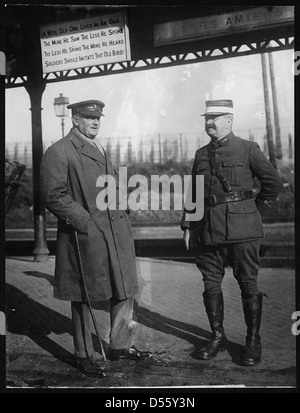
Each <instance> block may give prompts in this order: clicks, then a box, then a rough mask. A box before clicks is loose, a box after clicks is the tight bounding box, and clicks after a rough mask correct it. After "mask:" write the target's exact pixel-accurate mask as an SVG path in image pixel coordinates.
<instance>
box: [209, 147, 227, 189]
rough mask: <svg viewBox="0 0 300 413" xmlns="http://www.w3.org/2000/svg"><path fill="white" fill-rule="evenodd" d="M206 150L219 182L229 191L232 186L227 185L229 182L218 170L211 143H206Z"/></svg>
mask: <svg viewBox="0 0 300 413" xmlns="http://www.w3.org/2000/svg"><path fill="white" fill-rule="evenodd" d="M207 152H208V157H209V160H210V163H211V166H212V168H213V169H214V171H215V172H216V175H217V177H218V178H219V179H220V181H221V184H222V185H223V188H224V190H225V191H226V192H231V191H232V188H231V186H230V185H229V183H228V182H227V181H226V179H225V176H224V175H223V174H222V172H221V171H220V169H219V167H218V164H217V162H216V159H215V155H214V153H213V150H212V145H211V144H208V146H207Z"/></svg>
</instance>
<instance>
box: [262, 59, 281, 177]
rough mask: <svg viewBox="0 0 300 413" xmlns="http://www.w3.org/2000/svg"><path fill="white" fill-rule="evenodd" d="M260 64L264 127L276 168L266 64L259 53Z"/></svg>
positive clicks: (271, 157)
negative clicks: (263, 101)
mask: <svg viewBox="0 0 300 413" xmlns="http://www.w3.org/2000/svg"><path fill="white" fill-rule="evenodd" d="M261 64H262V78H263V88H264V99H265V111H266V128H267V141H268V149H269V159H270V162H271V163H272V165H273V166H274V168H276V169H277V165H276V158H275V150H274V142H273V131H272V124H271V112H270V101H269V91H268V78H267V66H266V56H265V54H264V53H261Z"/></svg>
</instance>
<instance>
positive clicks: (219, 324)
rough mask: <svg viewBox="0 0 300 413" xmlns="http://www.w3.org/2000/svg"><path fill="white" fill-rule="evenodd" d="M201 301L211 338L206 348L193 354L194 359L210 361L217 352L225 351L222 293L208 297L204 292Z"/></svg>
mask: <svg viewBox="0 0 300 413" xmlns="http://www.w3.org/2000/svg"><path fill="white" fill-rule="evenodd" d="M203 299H204V305H205V309H206V313H207V316H208V320H209V324H210V328H211V329H212V333H213V337H212V339H211V340H210V341H209V342H208V344H207V345H206V346H204V347H203V348H201V349H200V350H199V351H198V352H197V353H196V354H195V358H197V359H200V360H210V359H212V358H213V357H215V356H216V355H217V354H218V352H219V351H222V350H224V349H225V344H226V336H225V333H224V328H223V319H224V301H223V294H222V293H220V294H218V295H210V294H208V293H207V292H204V293H203Z"/></svg>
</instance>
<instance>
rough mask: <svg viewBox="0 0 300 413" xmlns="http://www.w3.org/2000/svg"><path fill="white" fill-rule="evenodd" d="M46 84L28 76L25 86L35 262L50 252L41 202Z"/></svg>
mask: <svg viewBox="0 0 300 413" xmlns="http://www.w3.org/2000/svg"><path fill="white" fill-rule="evenodd" d="M45 87H46V83H45V81H44V80H43V79H42V78H40V77H39V76H34V75H31V76H28V81H27V83H26V85H25V88H26V90H27V92H28V93H29V97H30V102H31V121H32V170H33V173H32V175H33V224H34V244H35V247H34V250H33V255H34V259H35V261H39V262H43V261H46V260H47V258H48V254H49V250H48V248H47V240H46V210H45V208H44V206H43V204H42V201H41V193H40V163H41V159H42V156H43V139H42V116H41V112H42V107H41V102H42V95H43V92H44V90H45Z"/></svg>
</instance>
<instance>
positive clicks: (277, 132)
mask: <svg viewBox="0 0 300 413" xmlns="http://www.w3.org/2000/svg"><path fill="white" fill-rule="evenodd" d="M269 66H270V79H271V87H272V97H273V109H274V123H275V144H276V158H277V159H282V146H281V136H280V125H279V115H278V104H277V93H276V83H275V75H274V64H273V55H272V53H271V52H269Z"/></svg>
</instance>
